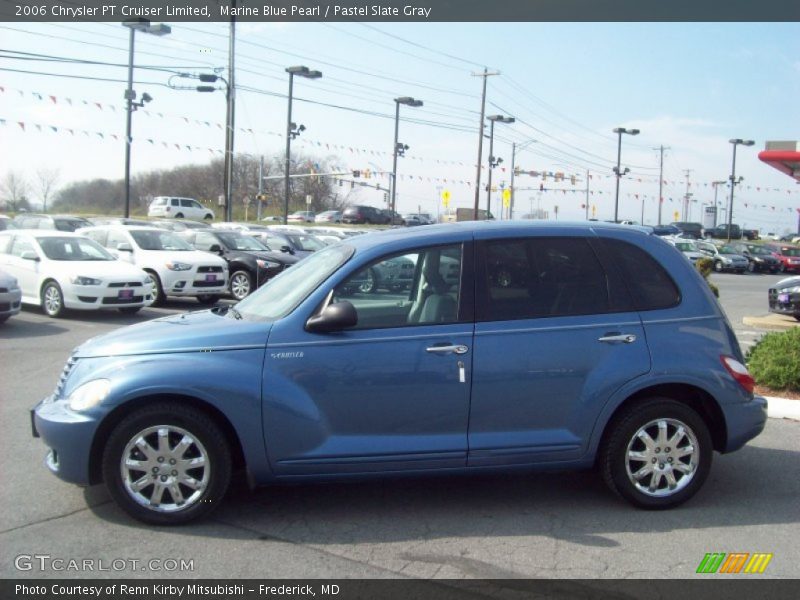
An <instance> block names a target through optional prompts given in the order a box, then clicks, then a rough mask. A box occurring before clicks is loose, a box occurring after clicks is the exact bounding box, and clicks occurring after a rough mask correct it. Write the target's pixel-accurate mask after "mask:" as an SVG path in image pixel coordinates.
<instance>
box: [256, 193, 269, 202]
mask: <svg viewBox="0 0 800 600" xmlns="http://www.w3.org/2000/svg"><path fill="white" fill-rule="evenodd" d="M256 200H258V201H259V202H266V201H267V195H266V194H256Z"/></svg>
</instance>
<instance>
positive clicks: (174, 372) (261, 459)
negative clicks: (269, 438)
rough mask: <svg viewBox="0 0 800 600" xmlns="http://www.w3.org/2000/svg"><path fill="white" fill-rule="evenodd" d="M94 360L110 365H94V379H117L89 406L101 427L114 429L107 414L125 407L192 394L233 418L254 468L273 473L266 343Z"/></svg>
mask: <svg viewBox="0 0 800 600" xmlns="http://www.w3.org/2000/svg"><path fill="white" fill-rule="evenodd" d="M94 360H98V361H103V362H104V363H106V364H103V365H97V366H96V368H94V369H92V378H100V377H105V378H108V379H109V380H110V381H111V392H110V394H109V396H108V397H107V398H106V399H105V400H104V401H103V402H102V403H101V405H99V406H98V407H97V408H95V409H93V410H92V411H89V415H90V416H93V417H95V418H96V419H97V420H98V421H100V422H101V427H100V428H99V430H98V431H99V432H102V431H107V430H108V428H107V427H103V425H102V424H103V422H104V421H105V419H107V418H113V415H115V414H116V415H119V414H120V413H119V409H123V410H124V412H125V413H127V412H128V410H129V409H135V403H137V402H144V401H148V400H150V399H152V398H155V397H164V396H172V397H176V396H177V397H190V398H192V399H194V400H196V401H199V402H201V403H204V404H206V405H208V406H210V407H213V408H214V409H216V410H217V411H219V412H220V413H221V414H222V415H224V416H225V418H226V419H227V420H228V421H229V422H230V424H231V426H232V427H233V430H234V432H235V434H236V435H237V437H238V438H239V441H240V443H241V447H242V451H243V453H244V458H245V461H246V463H247V466H248V469H249V470H250V472H251V473H252V474H253V475H255V476H256V478H257V479H258V478H262V477H264V476H268V475H269V473H270V468H269V463H268V461H267V459H266V453H265V449H264V443H263V432H262V422H263V421H262V415H261V369H262V366H263V363H264V348H249V349H241V350H225V351H219V352H214V351H208V352H186V353H173V354H153V355H148V356H125V357H115V358H113V359H109V358H106V359H94ZM92 361H93V359H88V360H86V362H87V363H88V362H92ZM81 362H83V361H81ZM87 366H88V365H87ZM84 381H86V379H84ZM93 413H94V414H93Z"/></svg>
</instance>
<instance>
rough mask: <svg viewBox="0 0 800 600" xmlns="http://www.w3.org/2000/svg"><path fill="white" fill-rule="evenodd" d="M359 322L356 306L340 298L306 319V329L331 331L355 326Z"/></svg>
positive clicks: (317, 331)
mask: <svg viewBox="0 0 800 600" xmlns="http://www.w3.org/2000/svg"><path fill="white" fill-rule="evenodd" d="M357 324H358V313H357V312H356V307H355V306H353V305H352V303H350V302H348V301H347V300H340V301H339V302H336V303H334V304H328V306H326V307H325V309H324V310H323V311H322V312H321V313H320V314H318V315H315V316H313V317H311V318H310V319H309V320H308V321H306V331H311V332H313V333H329V332H331V331H341V330H342V329H347V328H349V327H355V326H356V325H357Z"/></svg>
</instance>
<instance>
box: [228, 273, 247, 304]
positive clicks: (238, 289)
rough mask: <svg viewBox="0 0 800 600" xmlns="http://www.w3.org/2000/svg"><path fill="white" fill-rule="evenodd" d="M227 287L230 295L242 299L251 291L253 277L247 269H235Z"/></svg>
mask: <svg viewBox="0 0 800 600" xmlns="http://www.w3.org/2000/svg"><path fill="white" fill-rule="evenodd" d="M228 287H229V289H230V292H231V296H233V297H234V298H236V299H237V300H244V299H245V298H247V297H248V296H249V295H250V292H252V291H253V278H252V276H251V275H250V273H248V272H247V271H236V272H235V273H234V274H233V275H231V280H230V283H229V285H228Z"/></svg>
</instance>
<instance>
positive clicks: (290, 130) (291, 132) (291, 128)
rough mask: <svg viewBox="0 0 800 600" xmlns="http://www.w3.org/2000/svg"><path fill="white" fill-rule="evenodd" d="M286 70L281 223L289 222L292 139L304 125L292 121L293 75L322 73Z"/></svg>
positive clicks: (318, 74) (310, 75) (291, 68)
mask: <svg viewBox="0 0 800 600" xmlns="http://www.w3.org/2000/svg"><path fill="white" fill-rule="evenodd" d="M286 72H287V73H288V74H289V109H288V111H287V114H286V168H285V171H284V197H283V223H284V225H285V224H288V223H289V167H290V161H291V153H292V140H293V139H294V138H296V137H297V136H298V135H300V133H301V132H302V131H305V126H304V125H300V127H296V126H295V124H294V123H292V98H293V92H294V76H295V75H299V76H300V77H305V78H307V79H319V78H320V77H322V73H320V72H319V71H311V70H310V69H309V68H308V67H305V66H302V65H301V66H296V67H287V68H286Z"/></svg>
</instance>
